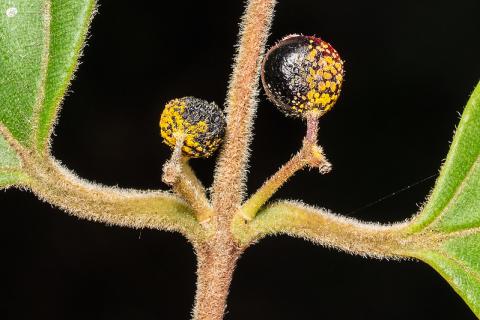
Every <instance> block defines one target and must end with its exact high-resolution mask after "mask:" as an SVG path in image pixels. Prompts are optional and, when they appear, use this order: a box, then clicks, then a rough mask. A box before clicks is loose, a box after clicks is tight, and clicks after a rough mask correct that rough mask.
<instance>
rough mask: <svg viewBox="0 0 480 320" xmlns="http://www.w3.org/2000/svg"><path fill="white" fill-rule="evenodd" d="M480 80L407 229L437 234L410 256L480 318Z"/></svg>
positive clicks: (423, 233)
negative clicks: (425, 198)
mask: <svg viewBox="0 0 480 320" xmlns="http://www.w3.org/2000/svg"><path fill="white" fill-rule="evenodd" d="M479 227H480V83H479V84H477V87H476V88H475V90H474V91H473V93H472V95H471V97H470V99H469V100H468V102H467V105H466V107H465V110H464V112H463V115H462V119H461V120H460V124H459V126H458V129H457V132H456V133H455V137H454V139H453V142H452V145H451V147H450V151H449V153H448V156H447V159H446V161H445V164H444V165H443V167H442V170H441V173H440V176H439V178H438V180H437V182H436V184H435V187H434V190H433V191H432V194H431V196H430V197H429V199H428V201H427V203H426V205H425V207H424V208H423V210H422V211H421V212H420V213H419V214H418V216H417V217H415V218H414V219H413V220H412V221H411V223H410V226H409V227H408V228H407V231H408V233H410V234H418V235H420V236H425V237H428V236H431V235H434V236H435V237H437V239H439V240H438V241H435V242H434V243H428V241H427V243H428V245H424V246H423V248H422V249H416V250H414V251H413V252H412V256H414V257H417V258H419V259H421V260H423V261H424V262H426V263H428V264H429V265H430V266H432V267H433V268H434V269H435V270H437V271H438V272H439V273H440V274H441V275H442V276H443V277H444V278H445V279H446V280H447V281H448V283H449V284H450V285H451V286H452V287H453V288H454V290H455V291H456V292H457V293H458V294H459V295H460V296H461V297H462V298H463V299H464V301H465V302H466V303H467V304H468V306H469V307H470V308H471V310H472V311H473V312H474V313H475V315H476V316H477V317H479V318H480V228H479Z"/></svg>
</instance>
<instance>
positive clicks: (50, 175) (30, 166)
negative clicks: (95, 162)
mask: <svg viewBox="0 0 480 320" xmlns="http://www.w3.org/2000/svg"><path fill="white" fill-rule="evenodd" d="M0 134H1V135H2V136H3V137H4V139H5V140H6V141H7V143H8V144H9V145H10V146H11V147H12V148H13V149H14V150H15V152H16V153H17V155H18V156H19V157H20V159H21V163H22V170H23V173H24V174H25V175H26V178H25V183H24V184H23V185H22V187H24V188H27V189H30V190H31V191H32V192H33V193H35V194H36V195H37V196H38V197H39V198H40V199H42V200H44V201H46V202H48V203H50V204H52V205H55V206H57V207H59V208H61V209H63V210H65V211H66V212H68V213H70V214H72V215H74V216H77V217H79V218H82V219H87V220H93V221H99V222H104V223H107V224H109V225H119V226H127V227H131V228H152V229H159V230H170V231H178V232H180V233H182V234H183V235H185V237H187V238H188V239H189V240H190V241H191V242H192V243H194V244H196V243H200V242H203V241H205V239H206V238H207V237H208V235H207V232H206V230H205V229H204V228H203V227H202V226H201V225H200V224H199V223H198V221H197V219H196V218H195V216H194V214H193V210H192V208H191V207H190V206H189V205H188V204H186V203H185V202H184V201H182V200H181V199H179V198H178V197H176V196H175V195H172V194H170V193H167V192H163V191H137V190H127V189H120V188H115V187H106V186H102V185H98V184H95V183H91V182H88V181H85V180H83V179H80V178H78V177H77V176H76V175H75V174H73V173H72V172H70V171H68V170H67V169H65V168H64V167H62V166H61V165H60V164H59V163H58V162H57V161H55V160H54V159H53V158H51V157H50V156H49V157H45V156H43V155H42V154H39V153H37V152H35V151H31V150H29V149H27V148H25V147H24V146H22V145H21V144H20V143H18V141H16V140H15V139H14V138H13V137H12V135H11V134H10V132H9V131H8V129H6V128H5V127H4V126H2V125H0Z"/></svg>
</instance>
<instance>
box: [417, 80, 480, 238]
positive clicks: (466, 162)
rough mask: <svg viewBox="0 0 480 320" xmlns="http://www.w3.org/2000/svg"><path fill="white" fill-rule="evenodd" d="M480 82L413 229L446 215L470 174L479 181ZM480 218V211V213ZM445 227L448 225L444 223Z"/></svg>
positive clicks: (473, 180) (424, 226) (473, 182)
mask: <svg viewBox="0 0 480 320" xmlns="http://www.w3.org/2000/svg"><path fill="white" fill-rule="evenodd" d="M479 158H480V82H479V83H478V84H477V86H476V88H475V90H474V91H473V93H472V95H471V97H470V99H469V100H468V102H467V105H466V107H465V110H464V112H463V115H462V119H461V120H460V124H459V126H458V129H457V131H456V134H455V137H454V139H453V142H452V145H451V147H450V151H449V153H448V155H447V159H446V161H445V164H444V165H443V167H442V170H441V173H440V176H439V178H438V179H437V182H436V184H435V187H434V190H433V191H432V194H431V196H430V197H429V199H428V201H427V204H426V205H425V207H424V208H423V210H422V211H421V213H420V214H419V215H418V216H417V217H416V218H415V219H414V220H413V221H412V223H411V226H410V228H409V231H410V232H412V233H413V232H419V231H421V230H423V229H425V228H426V227H427V226H428V225H430V224H431V223H433V222H434V220H435V219H437V218H438V217H440V216H442V217H444V216H446V214H445V213H446V212H445V210H449V209H450V208H449V205H451V203H452V201H456V202H458V201H460V200H462V199H459V198H461V197H459V195H460V193H462V191H464V190H463V189H464V187H465V183H464V181H465V180H467V179H468V177H470V176H475V177H474V178H471V179H470V181H471V183H469V184H468V186H471V185H476V184H477V183H478V181H480V180H479V178H478V175H479V172H478V171H479V169H478V164H476V163H478V162H479V161H480V160H479ZM478 218H479V221H480V215H479V217H478ZM441 228H448V224H444V225H443V226H442V227H441Z"/></svg>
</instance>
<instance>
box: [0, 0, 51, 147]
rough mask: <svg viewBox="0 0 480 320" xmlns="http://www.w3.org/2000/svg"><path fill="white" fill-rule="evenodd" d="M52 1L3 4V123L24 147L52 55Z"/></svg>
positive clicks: (0, 10) (0, 46) (0, 68)
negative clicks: (50, 8)
mask: <svg viewBox="0 0 480 320" xmlns="http://www.w3.org/2000/svg"><path fill="white" fill-rule="evenodd" d="M48 11H49V2H46V1H44V0H17V1H12V0H7V1H4V2H3V3H2V4H1V5H0V13H1V14H0V122H1V123H2V124H3V125H5V126H6V127H7V128H8V129H9V131H10V132H11V134H12V135H13V136H14V137H15V138H16V139H17V140H18V141H19V142H20V143H22V144H24V145H27V144H28V143H29V141H30V138H31V133H32V130H33V119H32V118H33V112H34V109H35V105H36V104H38V103H39V101H38V100H39V96H40V100H41V95H42V89H43V82H44V78H45V69H46V66H45V60H46V56H47V54H48V47H47V46H48V39H47V38H48V33H47V32H46V30H47V29H48V28H49V15H48Z"/></svg>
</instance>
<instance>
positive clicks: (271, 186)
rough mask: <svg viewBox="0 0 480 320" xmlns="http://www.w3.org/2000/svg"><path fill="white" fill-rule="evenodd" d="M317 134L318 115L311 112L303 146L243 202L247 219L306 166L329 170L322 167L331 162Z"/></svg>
mask: <svg viewBox="0 0 480 320" xmlns="http://www.w3.org/2000/svg"><path fill="white" fill-rule="evenodd" d="M317 136H318V116H315V115H312V114H309V115H308V116H307V132H306V134H305V138H304V139H303V145H302V148H301V149H300V151H298V152H297V153H296V154H295V155H294V156H293V157H292V158H291V159H290V160H289V161H288V162H287V163H285V164H284V165H283V166H282V167H281V168H280V169H279V170H278V171H277V172H276V173H275V174H274V175H273V176H271V177H270V178H269V179H268V180H267V181H265V183H264V184H263V185H262V186H261V187H260V188H259V189H258V190H257V191H256V192H255V193H254V194H253V195H252V196H251V197H250V198H249V199H248V200H247V201H246V202H245V203H244V204H243V206H242V209H241V212H240V214H241V215H242V217H243V218H244V219H245V220H248V221H250V220H252V219H253V218H254V217H255V215H256V214H257V212H258V210H260V208H261V207H262V206H263V205H264V204H265V203H266V202H267V201H268V200H269V199H270V198H271V197H272V195H274V194H275V192H277V191H278V189H280V188H281V187H282V186H283V185H284V184H285V183H286V182H287V180H288V179H290V178H291V177H292V176H293V175H294V174H295V173H296V172H297V171H299V170H301V169H303V168H304V167H305V166H307V165H309V166H311V167H318V168H320V171H321V172H322V170H324V171H327V170H325V169H322V168H329V166H330V164H329V163H328V161H327V159H326V158H325V156H324V155H323V152H322V149H321V148H320V147H318V146H317Z"/></svg>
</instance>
